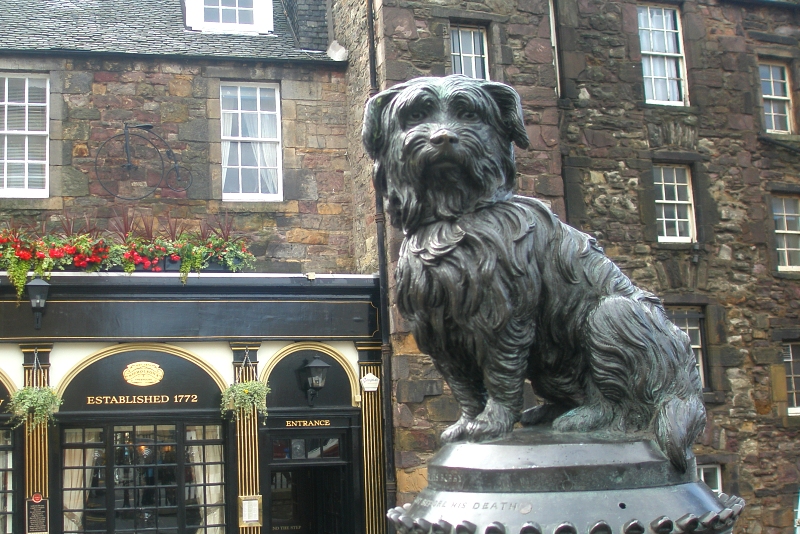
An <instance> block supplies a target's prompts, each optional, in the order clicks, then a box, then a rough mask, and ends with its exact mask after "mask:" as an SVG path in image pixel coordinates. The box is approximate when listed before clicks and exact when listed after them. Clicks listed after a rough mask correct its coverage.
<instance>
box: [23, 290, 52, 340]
mask: <svg viewBox="0 0 800 534" xmlns="http://www.w3.org/2000/svg"><path fill="white" fill-rule="evenodd" d="M25 287H26V288H28V298H30V299H31V308H32V309H33V327H34V328H35V329H36V330H39V329H40V328H41V327H42V315H43V314H44V307H45V306H46V305H47V292H48V290H49V289H50V284H48V283H47V282H45V281H44V280H42V279H41V278H34V279H33V280H31V281H30V282H28V283H27V284H25Z"/></svg>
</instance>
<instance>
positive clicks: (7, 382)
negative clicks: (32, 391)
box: [0, 369, 19, 394]
mask: <svg viewBox="0 0 800 534" xmlns="http://www.w3.org/2000/svg"><path fill="white" fill-rule="evenodd" d="M0 384H3V385H4V386H5V387H6V389H7V390H8V393H9V394H11V393H14V392H15V391H16V390H17V389H19V388H17V385H16V384H14V381H13V380H11V377H10V376H8V375H7V374H6V372H5V371H3V370H2V369H0Z"/></svg>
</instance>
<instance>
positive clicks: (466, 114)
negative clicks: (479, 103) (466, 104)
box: [458, 110, 478, 121]
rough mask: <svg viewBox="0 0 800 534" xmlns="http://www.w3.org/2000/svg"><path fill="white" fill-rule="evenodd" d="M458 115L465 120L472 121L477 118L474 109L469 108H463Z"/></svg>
mask: <svg viewBox="0 0 800 534" xmlns="http://www.w3.org/2000/svg"><path fill="white" fill-rule="evenodd" d="M458 116H459V117H460V118H461V119H463V120H467V121H474V120H476V119H477V118H478V114H477V113H475V112H474V111H470V110H464V111H462V112H461V113H459V114H458Z"/></svg>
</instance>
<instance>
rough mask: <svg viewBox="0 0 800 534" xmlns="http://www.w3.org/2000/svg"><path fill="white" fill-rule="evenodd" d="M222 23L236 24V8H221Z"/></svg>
mask: <svg viewBox="0 0 800 534" xmlns="http://www.w3.org/2000/svg"><path fill="white" fill-rule="evenodd" d="M222 23H223V24H236V10H235V9H223V10H222Z"/></svg>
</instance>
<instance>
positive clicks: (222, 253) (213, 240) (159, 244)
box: [0, 214, 255, 299]
mask: <svg viewBox="0 0 800 534" xmlns="http://www.w3.org/2000/svg"><path fill="white" fill-rule="evenodd" d="M128 219H129V220H127V222H124V223H121V222H119V221H116V224H117V227H118V228H117V231H116V232H112V233H110V234H109V235H108V236H107V237H103V236H101V235H100V232H99V231H97V229H96V228H94V227H92V226H91V225H90V224H89V223H88V222H87V223H86V225H85V227H86V228H85V229H84V230H82V231H77V230H76V229H75V228H74V225H72V224H69V225H65V226H64V230H62V231H61V232H60V233H51V234H46V235H42V234H44V233H45V230H44V229H42V231H41V232H40V233H39V234H38V235H34V234H33V233H32V232H31V231H30V230H25V229H23V228H20V227H18V226H15V225H14V223H13V221H9V222H7V223H6V224H5V228H2V229H0V270H5V271H6V272H7V274H8V279H9V281H10V282H11V284H12V285H13V286H14V288H15V289H16V291H17V298H20V299H21V298H22V295H23V293H24V291H25V283H26V282H27V281H28V275H29V273H31V272H33V273H34V274H35V275H36V276H39V277H41V278H44V279H47V278H49V277H50V273H51V272H52V271H54V270H57V269H58V270H64V269H67V268H69V269H77V270H82V271H86V272H95V271H100V270H109V269H114V268H120V267H121V268H122V270H124V271H125V272H126V273H131V272H133V271H135V270H137V269H140V270H146V271H155V272H158V271H161V270H163V269H164V265H165V261H166V259H167V258H169V259H170V260H171V261H172V262H180V263H181V265H180V269H179V270H180V279H181V282H182V283H184V284H185V283H186V279H187V277H188V275H189V273H191V272H196V273H199V272H200V271H202V270H203V269H205V268H206V267H208V264H209V263H210V262H212V261H214V262H217V263H220V264H222V265H223V266H225V267H226V268H227V269H228V270H230V271H231V272H237V271H241V270H243V269H245V268H252V267H253V265H254V263H255V257H254V256H253V254H252V253H250V251H249V250H248V248H247V245H246V243H245V241H244V239H243V238H242V237H241V236H237V235H235V234H234V233H233V232H232V231H231V228H232V218H228V219H225V221H226V227H225V230H226V231H224V232H220V231H214V232H212V231H211V230H213V229H212V228H211V227H210V226H209V225H207V224H206V225H205V227H204V226H203V225H201V231H200V232H197V233H195V234H189V233H184V232H182V231H181V232H179V231H178V229H177V226H176V224H177V223H174V221H169V220H168V221H167V223H168V224H167V225H166V226H165V231H166V232H167V234H168V235H166V236H162V235H155V234H154V232H155V230H154V221H153V220H152V218H151V219H150V220H149V222H147V224H144V222H145V221H148V220H147V219H146V218H141V220H142V221H143V222H142V225H143V226H144V228H145V229H146V230H147V231H143V232H138V235H137V233H136V232H134V231H133V230H134V229H135V222H136V221H135V214H134V215H133V216H129V217H128ZM112 226H113V225H112ZM204 228H205V231H203V230H204ZM67 229H68V230H69V231H67ZM115 236H116V242H113V239H114V237H115Z"/></svg>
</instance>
